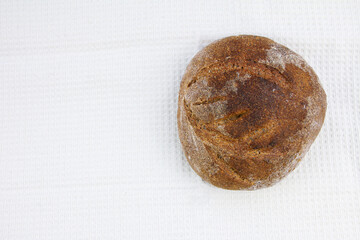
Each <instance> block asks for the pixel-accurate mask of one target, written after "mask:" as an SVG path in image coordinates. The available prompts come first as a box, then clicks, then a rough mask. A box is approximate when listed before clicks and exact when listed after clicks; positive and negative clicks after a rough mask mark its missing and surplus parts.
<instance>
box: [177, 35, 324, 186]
mask: <svg viewBox="0 0 360 240" xmlns="http://www.w3.org/2000/svg"><path fill="white" fill-rule="evenodd" d="M325 112H326V94H325V92H324V90H323V88H322V87H321V85H320V83H319V81H318V77H317V76H316V74H315V72H314V71H313V69H312V68H311V67H310V66H309V65H308V64H307V63H306V62H305V61H304V59H303V58H302V57H301V56H299V55H298V54H296V53H295V52H293V51H291V50H290V49H288V48H286V47H285V46H282V45H280V44H278V43H276V42H274V41H272V40H270V39H268V38H264V37H258V36H249V35H241V36H233V37H227V38H224V39H221V40H218V41H215V42H213V43H211V44H210V45H208V46H207V47H205V48H204V49H202V50H201V51H200V52H198V53H197V54H196V56H195V57H194V58H193V59H192V61H191V62H190V64H189V65H188V66H187V69H186V72H185V75H184V77H183V79H182V81H181V85H180V93H179V102H178V114H177V119H178V130H179V136H180V140H181V143H182V146H183V149H184V152H185V155H186V158H187V160H188V162H189V163H190V165H191V167H192V168H193V169H194V171H195V172H196V173H197V174H198V175H200V176H201V177H202V179H204V180H205V181H207V182H209V183H211V184H213V185H215V186H217V187H221V188H225V189H232V190H238V189H248V190H252V189H258V188H263V187H268V186H271V185H273V184H275V183H276V182H278V181H279V180H280V179H282V178H283V177H285V176H286V175H287V174H289V172H291V171H292V170H293V169H294V168H295V167H296V165H297V164H298V163H299V161H300V160H301V159H302V158H303V157H304V154H305V153H306V152H307V151H308V150H309V147H310V145H311V144H312V143H313V141H314V140H315V138H316V136H317V135H318V133H319V131H320V129H321V126H322V124H323V122H324V118H325Z"/></svg>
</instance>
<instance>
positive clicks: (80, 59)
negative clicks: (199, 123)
mask: <svg viewBox="0 0 360 240" xmlns="http://www.w3.org/2000/svg"><path fill="white" fill-rule="evenodd" d="M359 12H360V2H359V1H340V0H339V1H297V2H295V1H287V0H283V1H267V0H263V1H235V0H231V1H217V0H216V1H145V0H144V1H115V0H112V1H105V0H103V1H94V0H93V1H73V0H71V1H64V0H61V1H60V0H58V1H28V0H23V1H18V0H15V1H0V239H4V240H8V239H27V240H28V239H41V240H45V239H46V240H51V239H67V240H69V239H131V240H133V239H135V240H136V239H146V240H150V239H157V240H158V239H166V240H169V239H170V240H171V239H179V240H180V239H181V240H184V239H194V240H197V239H207V240H219V239H326V240H330V239H359V238H360V160H359V159H360V144H359V142H360V137H359V135H360V128H359V123H360V96H359V95H360V70H359V67H360V58H359V56H360V17H359V16H360V14H359ZM238 34H256V35H262V36H266V37H269V38H271V39H273V40H275V41H277V42H279V43H282V44H284V45H286V46H288V47H289V48H291V49H292V50H294V51H295V52H297V53H299V54H301V55H302V56H303V57H304V58H305V59H306V60H307V61H308V63H309V64H310V65H311V66H312V67H313V68H314V69H315V71H316V73H317V74H318V75H319V78H320V80H321V82H322V84H323V86H324V89H325V91H326V93H327V96H328V111H327V116H326V120H325V124H324V126H323V129H322V131H321V134H320V135H319V137H318V138H317V140H316V142H315V144H314V145H313V146H312V148H311V150H310V152H309V153H308V154H307V156H306V158H305V159H304V160H303V162H302V164H300V166H299V167H298V168H297V169H296V170H295V171H294V172H293V173H292V174H291V175H290V176H288V177H287V178H286V179H285V180H283V181H282V182H280V183H279V184H277V185H276V186H274V187H272V188H268V189H263V190H258V191H253V192H246V191H226V190H221V189H217V188H215V187H212V186H210V185H209V184H206V183H204V182H203V181H202V180H201V179H200V178H199V177H198V176H197V175H196V174H195V173H194V172H193V171H192V170H191V168H190V167H189V165H188V164H187V162H186V160H185V158H184V155H183V154H182V150H181V147H180V143H179V140H178V135H177V129H176V110H177V94H178V89H179V82H180V80H181V77H182V73H183V72H184V69H185V67H186V64H187V62H188V61H189V59H190V58H191V57H192V56H193V55H194V54H195V53H196V51H198V50H199V48H200V47H201V46H203V45H204V44H207V43H209V42H210V41H211V40H214V39H217V38H221V37H225V36H229V35H238Z"/></svg>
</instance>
